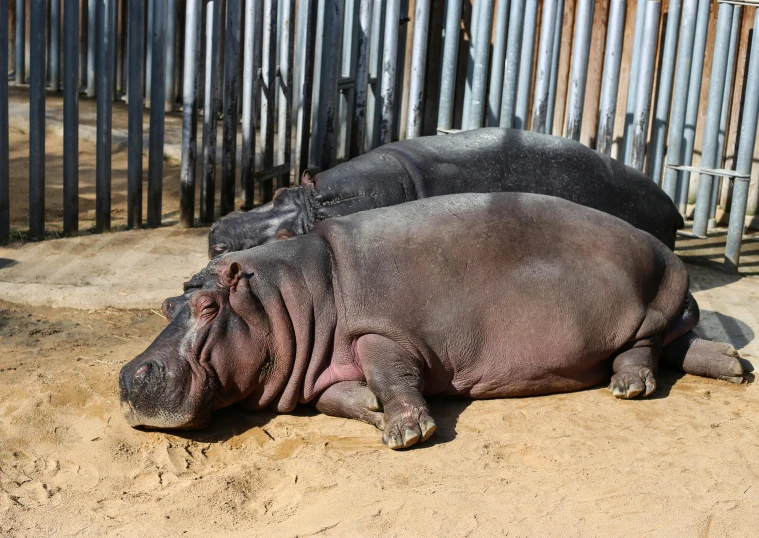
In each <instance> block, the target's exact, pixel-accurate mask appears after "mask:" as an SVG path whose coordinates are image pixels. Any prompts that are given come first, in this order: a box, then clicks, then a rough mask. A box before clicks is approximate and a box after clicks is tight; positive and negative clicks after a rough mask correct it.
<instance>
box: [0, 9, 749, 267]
mask: <svg viewBox="0 0 759 538" xmlns="http://www.w3.org/2000/svg"><path fill="white" fill-rule="evenodd" d="M663 4H664V5H662V1H659V0H639V1H636V0H629V2H628V1H627V0H609V1H605V2H593V1H592V0H542V1H538V0H210V1H206V0H202V1H201V0H62V1H61V0H28V2H27V1H26V0H15V2H13V1H11V2H10V4H9V1H8V0H0V72H9V69H12V72H13V73H14V77H15V78H14V80H15V84H17V85H25V84H27V77H28V85H29V101H30V133H29V136H30V154H29V155H30V172H29V185H30V205H29V238H30V239H42V238H43V236H44V228H45V222H44V208H45V200H44V186H45V159H44V155H45V135H44V132H45V96H46V92H47V91H52V92H58V91H61V90H62V91H63V96H64V167H63V176H64V177H63V187H64V188H63V198H64V219H63V228H64V232H65V233H75V232H77V228H78V121H79V117H78V116H79V113H78V106H79V99H80V94H83V95H86V96H87V97H88V98H92V97H94V98H96V99H97V141H96V144H97V171H96V183H97V188H96V193H97V201H96V227H97V229H98V230H101V231H104V230H108V229H109V228H110V215H111V207H110V204H111V142H112V140H111V132H112V102H113V101H114V99H122V98H123V99H125V100H127V101H128V107H129V142H128V155H129V157H128V160H129V164H128V226H129V227H139V226H142V224H143V216H142V197H143V179H144V177H143V176H144V174H143V172H144V171H143V170H142V153H143V138H144V136H145V135H146V134H147V135H148V137H149V157H148V170H147V219H146V223H147V225H148V226H157V225H160V223H161V207H162V186H163V153H164V152H163V149H164V128H165V114H166V113H167V112H169V113H174V112H175V111H177V110H179V111H181V114H182V117H183V129H182V135H183V136H182V139H183V141H182V164H181V178H180V182H181V185H180V223H181V224H182V225H183V226H192V225H193V223H194V221H195V214H194V210H195V195H196V191H198V190H199V196H200V200H199V201H200V204H199V207H200V214H199V218H200V221H202V222H210V221H212V220H214V218H216V216H217V215H224V214H226V213H228V212H229V211H232V210H234V209H235V199H236V190H237V189H236V185H235V177H236V169H237V167H238V157H237V151H238V147H237V146H238V142H237V133H238V129H239V130H240V131H241V134H242V143H241V145H240V148H239V151H240V153H241V155H240V158H239V167H240V182H241V185H240V188H239V192H240V193H241V204H240V205H241V207H242V208H251V207H253V205H254V204H255V203H256V202H259V203H260V202H266V201H268V200H270V199H271V198H272V195H273V191H274V188H275V186H276V187H285V186H289V185H290V184H291V183H293V182H297V181H298V178H299V177H300V176H301V174H302V172H303V171H304V170H305V169H306V168H310V169H314V170H322V169H326V168H329V167H331V166H333V165H334V164H335V163H336V162H339V161H340V160H344V159H348V158H351V157H355V156H357V155H359V154H361V153H362V152H364V151H366V150H367V149H370V148H374V147H377V146H379V145H381V144H385V143H388V142H391V141H393V140H399V139H405V138H413V137H416V136H421V135H429V134H435V133H438V134H445V133H448V132H451V131H455V130H460V129H474V128H478V127H483V126H501V127H514V128H519V129H532V130H534V131H537V132H542V133H551V134H555V135H561V136H566V137H568V138H573V139H575V140H580V141H582V142H583V143H586V144H589V145H591V146H593V147H595V148H596V149H597V150H598V151H600V152H603V153H605V154H609V155H613V156H615V157H617V158H619V159H620V160H622V161H624V162H625V163H627V164H629V165H630V166H633V167H635V168H638V169H640V170H644V171H646V172H647V173H648V174H649V175H650V176H651V177H652V179H653V180H654V181H656V182H657V183H659V184H660V185H662V188H663V189H664V190H665V191H666V192H667V193H668V194H669V195H670V196H671V197H672V199H673V201H674V202H675V203H676V204H677V205H678V207H679V208H680V210H681V212H682V213H684V214H685V213H687V212H688V210H689V204H688V202H689V190H690V191H691V192H692V193H695V210H694V214H693V232H692V233H693V235H695V236H698V237H705V236H706V234H707V232H708V230H709V228H710V225H713V224H714V219H715V215H716V212H717V205H718V203H720V201H721V205H722V206H723V207H725V208H727V209H729V215H730V220H729V234H728V245H727V251H726V261H725V264H726V267H727V268H728V269H735V268H737V265H738V261H739V256H740V246H741V238H742V235H743V230H744V225H745V222H746V213H747V208H748V209H749V210H751V211H756V206H757V201H756V200H754V198H757V196H759V194H758V193H757V192H755V191H756V190H754V191H753V192H752V191H751V189H750V175H751V171H752V165H753V161H754V150H755V141H756V127H757V115H758V114H759V39H753V38H752V34H753V31H752V26H753V28H759V26H757V24H759V11H757V10H753V8H751V7H746V6H756V5H757V2H756V1H753V0H752V1H748V0H746V1H719V2H716V1H710V0H663ZM61 8H62V9H61ZM750 10H753V11H755V13H753V17H752V13H748V11H750ZM6 13H7V14H8V16H7V17H6V16H3V14H6ZM61 18H62V31H61ZM752 19H753V25H752ZM11 20H12V21H14V24H13V25H11V27H10V28H9V21H11ZM715 21H716V30H715V29H714V27H715V24H714V23H715ZM710 22H711V23H712V24H711V27H712V30H710ZM14 29H15V30H14ZM10 30H14V31H13V33H12V35H11V32H10ZM629 34H632V36H631V37H632V39H629V38H628V37H629ZM6 47H8V49H7V50H6ZM61 53H62V54H61ZM27 57H28V61H27ZM707 60H709V61H710V66H711V68H710V70H709V64H708V63H707ZM9 62H10V63H11V64H12V65H9ZM705 64H706V65H705ZM705 71H706V72H708V73H709V77H708V85H706V84H702V81H705V79H706V76H705V74H704V72H705ZM180 82H181V84H180ZM702 86H705V88H702ZM702 94H703V95H704V97H705V102H703V103H702V101H704V98H703V97H702ZM623 101H624V103H623ZM618 102H619V106H618ZM7 103H8V86H7V81H6V79H5V77H3V78H2V80H0V243H7V242H8V239H9V207H10V203H11V201H10V200H9V195H8V193H9V190H8V183H9V172H8V153H9V150H8V117H7V114H8V106H7ZM622 104H624V109H623V108H622ZM143 107H149V109H150V121H149V125H148V132H147V133H145V132H143ZM201 112H202V113H201ZM701 116H703V117H701ZM199 118H202V127H201V128H200V140H198V131H199V126H198V122H199V121H201V119H199ZM219 119H221V141H220V146H221V163H220V168H219V167H218V163H217V162H216V161H217V146H218V145H219V144H218V143H217V142H218V141H217V131H218V129H219V126H218V120H219ZM731 133H732V134H731ZM198 144H200V148H198ZM699 150H700V158H699V156H698V155H696V154H697V153H699ZM257 154H259V158H258V159H256V156H257ZM694 156H695V157H696V160H695V161H694ZM726 159H727V160H726ZM728 161H729V165H727V164H726V163H727V162H728ZM694 165H695V166H694ZM217 169H218V173H219V175H220V178H219V179H220V186H221V189H220V193H221V195H220V200H219V203H218V205H217V203H216V200H215V187H216V175H217ZM196 173H197V174H199V176H200V177H199V181H196ZM694 174H695V175H696V176H697V177H698V181H697V188H693V189H691V187H690V185H691V183H692V182H691V176H692V175H694ZM196 183H198V185H197V186H196ZM256 194H258V196H257V197H256ZM691 198H692V195H691ZM691 201H693V200H692V199H691ZM634 203H645V201H644V200H638V201H634ZM691 205H692V204H691ZM217 208H218V213H217V212H216V209H217ZM691 209H692V208H691Z"/></svg>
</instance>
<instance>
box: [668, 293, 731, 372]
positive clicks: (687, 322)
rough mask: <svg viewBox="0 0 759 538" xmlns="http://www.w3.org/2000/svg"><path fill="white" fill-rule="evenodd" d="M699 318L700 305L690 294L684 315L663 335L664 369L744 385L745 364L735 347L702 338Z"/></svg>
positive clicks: (684, 308) (686, 301)
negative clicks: (699, 332)
mask: <svg viewBox="0 0 759 538" xmlns="http://www.w3.org/2000/svg"><path fill="white" fill-rule="evenodd" d="M700 317H701V312H700V310H699V308H698V303H697V302H696V299H695V298H694V297H693V295H691V294H690V293H688V296H687V297H686V299H685V306H684V307H683V312H682V314H680V316H678V318H677V319H676V320H675V321H674V322H672V324H671V325H670V326H669V327H668V328H667V332H666V334H665V336H664V349H663V350H662V354H661V364H662V366H664V367H666V368H668V369H671V370H677V371H680V372H685V373H686V374H691V375H696V376H700V377H709V378H712V379H722V380H725V381H729V382H731V383H741V382H742V381H743V376H744V370H743V364H742V363H741V360H740V356H739V355H738V352H737V351H736V350H735V348H734V347H733V346H731V345H730V344H723V343H721V342H712V341H711V340H707V339H705V338H701V337H699V336H698V335H697V334H696V333H695V332H693V329H694V328H695V327H696V325H698V322H699V319H700Z"/></svg>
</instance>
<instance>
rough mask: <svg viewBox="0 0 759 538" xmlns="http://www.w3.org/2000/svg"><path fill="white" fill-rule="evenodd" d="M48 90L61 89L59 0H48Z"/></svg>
mask: <svg viewBox="0 0 759 538" xmlns="http://www.w3.org/2000/svg"><path fill="white" fill-rule="evenodd" d="M50 89H51V90H52V91H54V92H57V91H59V90H60V89H61V0H50Z"/></svg>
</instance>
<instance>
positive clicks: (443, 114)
mask: <svg viewBox="0 0 759 538" xmlns="http://www.w3.org/2000/svg"><path fill="white" fill-rule="evenodd" d="M501 1H503V0H501ZM461 2H462V0H445V27H444V29H443V60H442V64H443V65H442V73H441V75H440V101H439V105H438V113H437V128H438V129H451V128H452V127H453V98H454V93H455V90H456V63H457V61H458V53H459V28H460V26H461Z"/></svg>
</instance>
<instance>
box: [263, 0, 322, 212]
mask: <svg viewBox="0 0 759 538" xmlns="http://www.w3.org/2000/svg"><path fill="white" fill-rule="evenodd" d="M278 7H279V6H278V5H277V0H264V21H263V23H264V26H263V34H264V35H263V46H262V49H263V57H262V58H261V74H262V79H263V81H262V82H263V86H264V87H263V96H262V98H263V99H262V101H261V123H262V126H261V136H262V137H263V163H262V164H263V166H262V167H261V168H263V169H264V170H268V169H269V168H271V167H272V166H274V110H275V108H276V104H275V99H276V95H277V91H276V90H277V88H276V84H277V79H276V69H277V66H276V62H277V15H278V13H277V8H278ZM335 87H337V85H335ZM273 186H274V184H273V182H272V180H271V179H265V180H263V181H261V199H262V201H264V202H268V201H269V200H271V199H272V196H273V195H274V189H273Z"/></svg>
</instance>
